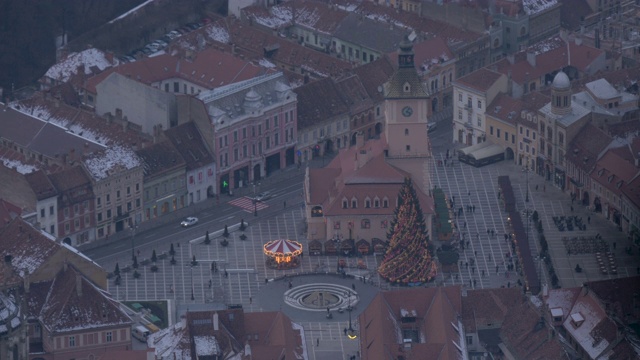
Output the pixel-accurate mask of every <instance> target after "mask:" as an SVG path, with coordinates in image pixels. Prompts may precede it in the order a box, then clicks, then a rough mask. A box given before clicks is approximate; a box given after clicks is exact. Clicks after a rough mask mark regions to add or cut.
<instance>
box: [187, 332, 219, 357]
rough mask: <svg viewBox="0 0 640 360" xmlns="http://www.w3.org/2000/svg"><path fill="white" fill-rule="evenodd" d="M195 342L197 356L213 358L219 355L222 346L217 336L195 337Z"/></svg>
mask: <svg viewBox="0 0 640 360" xmlns="http://www.w3.org/2000/svg"><path fill="white" fill-rule="evenodd" d="M193 342H194V343H195V348H196V356H198V357H200V356H207V355H208V356H211V355H219V354H220V353H221V352H220V345H219V344H218V340H216V337H215V336H212V335H210V336H194V337H193Z"/></svg>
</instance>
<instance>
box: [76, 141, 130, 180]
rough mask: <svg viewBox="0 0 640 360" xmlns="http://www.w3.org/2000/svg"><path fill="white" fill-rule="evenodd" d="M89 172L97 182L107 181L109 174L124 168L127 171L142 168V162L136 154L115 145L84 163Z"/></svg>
mask: <svg viewBox="0 0 640 360" xmlns="http://www.w3.org/2000/svg"><path fill="white" fill-rule="evenodd" d="M84 164H85V166H86V167H87V170H89V173H91V176H93V177H94V178H95V179H97V180H101V179H105V178H106V177H108V176H109V172H111V171H113V170H118V169H119V168H124V169H127V170H130V169H133V168H134V167H136V166H140V165H141V164H142V162H141V161H140V158H139V157H138V155H136V153H135V152H134V151H133V150H131V149H129V148H126V147H124V146H121V145H115V146H112V147H109V148H107V149H106V150H105V151H103V152H100V153H96V154H94V155H93V156H92V157H90V158H88V159H87V160H85V162H84Z"/></svg>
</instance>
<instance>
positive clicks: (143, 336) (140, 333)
mask: <svg viewBox="0 0 640 360" xmlns="http://www.w3.org/2000/svg"><path fill="white" fill-rule="evenodd" d="M150 334H151V331H149V329H147V328H146V327H144V326H142V325H138V326H136V327H134V328H133V329H132V330H131V335H132V336H133V337H134V338H136V339H138V340H140V341H142V342H144V343H146V342H147V338H148V337H149V335H150Z"/></svg>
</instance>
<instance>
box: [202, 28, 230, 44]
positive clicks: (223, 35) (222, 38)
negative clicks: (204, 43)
mask: <svg viewBox="0 0 640 360" xmlns="http://www.w3.org/2000/svg"><path fill="white" fill-rule="evenodd" d="M206 32H207V36H209V38H210V39H211V40H214V41H217V42H219V43H223V44H228V43H229V42H231V38H230V36H229V32H228V31H227V29H225V28H223V27H221V26H218V25H217V24H212V25H211V26H209V27H207V30H206Z"/></svg>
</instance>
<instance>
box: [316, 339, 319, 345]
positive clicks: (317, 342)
mask: <svg viewBox="0 0 640 360" xmlns="http://www.w3.org/2000/svg"><path fill="white" fill-rule="evenodd" d="M316 346H320V338H316Z"/></svg>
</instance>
